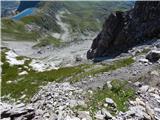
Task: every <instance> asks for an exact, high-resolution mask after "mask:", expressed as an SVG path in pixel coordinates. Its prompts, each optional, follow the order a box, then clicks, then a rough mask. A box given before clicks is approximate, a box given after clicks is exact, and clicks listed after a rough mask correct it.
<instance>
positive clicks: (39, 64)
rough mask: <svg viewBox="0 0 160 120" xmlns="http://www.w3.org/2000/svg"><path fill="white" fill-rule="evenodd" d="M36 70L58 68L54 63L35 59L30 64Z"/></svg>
mask: <svg viewBox="0 0 160 120" xmlns="http://www.w3.org/2000/svg"><path fill="white" fill-rule="evenodd" d="M29 66H31V67H32V69H34V70H35V71H38V72H43V71H47V70H51V69H58V67H56V66H55V64H54V63H45V62H43V61H38V60H35V59H33V60H32V62H31V63H30V64H29Z"/></svg>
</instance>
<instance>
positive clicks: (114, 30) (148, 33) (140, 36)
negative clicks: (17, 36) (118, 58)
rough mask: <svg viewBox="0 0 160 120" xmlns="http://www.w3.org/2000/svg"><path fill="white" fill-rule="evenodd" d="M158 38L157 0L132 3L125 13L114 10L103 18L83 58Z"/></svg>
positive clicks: (159, 13)
mask: <svg viewBox="0 0 160 120" xmlns="http://www.w3.org/2000/svg"><path fill="white" fill-rule="evenodd" d="M158 37H160V2H159V1H154V2H151V1H147V2H140V1H138V2H136V3H135V6H134V8H133V9H131V10H130V11H127V12H120V11H117V12H115V13H112V14H110V16H109V17H108V19H106V21H105V23H104V25H103V29H102V31H101V32H100V33H99V34H98V35H97V37H96V38H95V39H94V40H93V43H92V45H91V49H90V50H89V51H88V52H87V58H88V59H92V58H96V57H104V56H113V55H117V54H119V53H121V52H125V51H127V50H128V49H129V48H131V47H133V46H135V45H137V44H140V43H143V42H145V41H146V40H149V39H153V38H158Z"/></svg>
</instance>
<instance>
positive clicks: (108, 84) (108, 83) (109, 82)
mask: <svg viewBox="0 0 160 120" xmlns="http://www.w3.org/2000/svg"><path fill="white" fill-rule="evenodd" d="M107 87H108V88H109V89H111V88H112V85H111V81H107Z"/></svg>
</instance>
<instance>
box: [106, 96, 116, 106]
mask: <svg viewBox="0 0 160 120" xmlns="http://www.w3.org/2000/svg"><path fill="white" fill-rule="evenodd" d="M105 102H106V103H107V104H110V105H115V102H114V101H113V100H112V99H111V98H106V99H105Z"/></svg>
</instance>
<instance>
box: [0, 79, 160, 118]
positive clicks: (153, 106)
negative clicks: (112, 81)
mask: <svg viewBox="0 0 160 120" xmlns="http://www.w3.org/2000/svg"><path fill="white" fill-rule="evenodd" d="M133 84H134V85H135V87H137V89H138V90H137V98H136V99H135V100H129V108H128V110H127V111H126V112H121V111H118V110H117V106H116V103H115V102H114V101H113V100H112V99H111V98H106V99H105V101H104V107H105V108H103V107H102V108H100V110H98V111H97V112H95V115H94V116H91V114H90V111H80V110H78V111H75V110H74V107H76V106H83V108H87V104H86V103H85V95H86V92H84V90H82V89H81V88H79V87H75V86H73V85H71V84H70V83H68V82H64V83H54V82H53V83H48V85H46V86H44V87H42V88H41V90H40V91H39V92H38V93H37V94H35V95H34V96H33V98H32V99H31V103H30V104H28V105H25V104H23V103H19V104H8V103H0V111H1V118H2V119H15V120H24V119H27V120H92V119H93V117H94V118H95V119H96V120H124V119H127V120H129V119H132V120H141V119H146V120H159V119H160V90H159V89H158V88H153V87H150V86H148V85H143V84H142V83H140V82H136V83H133ZM108 107H110V109H112V110H113V111H114V112H115V114H116V115H115V116H113V115H112V114H111V111H109V110H107V108H108Z"/></svg>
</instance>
